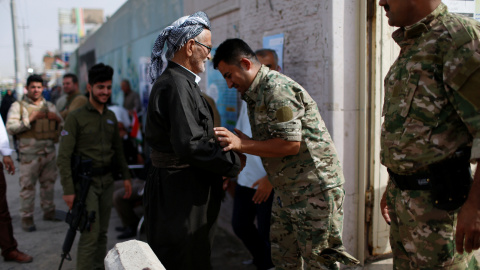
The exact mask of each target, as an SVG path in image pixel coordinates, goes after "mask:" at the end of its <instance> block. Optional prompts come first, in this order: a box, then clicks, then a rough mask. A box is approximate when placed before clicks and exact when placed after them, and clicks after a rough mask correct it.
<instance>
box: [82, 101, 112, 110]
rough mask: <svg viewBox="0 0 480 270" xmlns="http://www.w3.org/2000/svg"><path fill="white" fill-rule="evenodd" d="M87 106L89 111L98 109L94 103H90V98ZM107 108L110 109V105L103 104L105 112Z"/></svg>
mask: <svg viewBox="0 0 480 270" xmlns="http://www.w3.org/2000/svg"><path fill="white" fill-rule="evenodd" d="M85 107H86V108H87V110H89V111H96V112H98V111H97V109H95V107H93V105H92V103H90V100H88V102H87V104H86V105H85ZM106 110H108V106H107V105H106V104H105V106H103V112H105V111H106Z"/></svg>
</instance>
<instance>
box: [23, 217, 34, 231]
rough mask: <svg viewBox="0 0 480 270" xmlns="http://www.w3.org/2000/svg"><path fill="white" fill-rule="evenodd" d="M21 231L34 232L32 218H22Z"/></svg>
mask: <svg viewBox="0 0 480 270" xmlns="http://www.w3.org/2000/svg"><path fill="white" fill-rule="evenodd" d="M22 229H23V230H24V231H26V232H33V231H36V230H37V228H36V227H35V223H33V217H23V218H22Z"/></svg>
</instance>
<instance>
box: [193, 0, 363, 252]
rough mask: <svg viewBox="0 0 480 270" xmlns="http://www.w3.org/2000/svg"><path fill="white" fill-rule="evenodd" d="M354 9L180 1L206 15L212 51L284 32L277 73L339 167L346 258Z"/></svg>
mask: <svg viewBox="0 0 480 270" xmlns="http://www.w3.org/2000/svg"><path fill="white" fill-rule="evenodd" d="M359 5H360V4H359V3H358V1H355V0H346V1H335V0H328V1H304V0H290V1H283V0H269V1H258V0H257V1H239V0H204V1H193V0H185V2H184V6H185V11H184V13H185V14H191V13H193V12H195V11H198V10H203V11H205V12H206V13H207V14H208V15H209V17H210V19H211V22H212V42H213V45H214V47H215V46H218V45H219V44H220V43H221V42H222V41H223V40H225V39H227V38H237V37H238V38H241V39H243V40H245V41H246V42H247V43H248V44H249V45H250V46H251V47H252V49H254V50H256V49H260V48H261V47H262V40H263V37H264V36H270V35H274V34H280V33H283V34H284V36H285V41H284V55H283V57H284V62H283V73H285V74H286V75H288V76H289V77H291V78H292V79H294V80H295V81H297V82H299V83H300V84H301V85H302V86H303V87H304V88H305V89H306V90H307V91H308V92H309V93H310V95H311V96H312V97H313V99H314V100H315V101H316V102H317V104H318V107H319V109H320V112H321V114H322V117H323V119H324V121H325V123H326V125H327V128H328V130H329V131H330V134H331V135H332V138H333V140H334V142H335V145H336V147H337V151H338V154H339V156H340V159H341V161H342V164H343V168H344V174H345V178H346V183H345V190H346V200H345V204H344V206H345V222H344V235H343V236H344V242H345V244H346V247H347V249H348V251H349V252H351V253H352V254H357V241H358V235H357V224H358V222H359V220H358V219H359V217H358V215H357V210H358V194H359V193H358V174H359V170H358V166H357V148H358V136H357V134H358V124H357V123H358V119H359V111H360V109H359V107H360V106H359V102H358V100H359V99H358V90H359V86H358V85H359V75H358V68H359V47H360V46H359V31H358V30H359V29H358V27H357V25H358V24H359V23H358V22H359ZM227 7H228V8H227ZM222 12H223V13H222ZM360 222H363V219H360Z"/></svg>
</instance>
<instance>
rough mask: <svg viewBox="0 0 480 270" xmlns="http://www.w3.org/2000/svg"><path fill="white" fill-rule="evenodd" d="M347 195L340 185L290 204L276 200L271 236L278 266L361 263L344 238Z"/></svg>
mask: <svg viewBox="0 0 480 270" xmlns="http://www.w3.org/2000/svg"><path fill="white" fill-rule="evenodd" d="M344 196H345V191H344V190H343V187H336V188H332V189H329V190H326V191H324V192H322V193H320V194H319V195H317V196H315V197H312V198H309V199H307V200H304V201H301V202H298V203H295V204H292V205H288V206H283V207H281V204H279V201H278V200H274V203H273V207H272V220H271V227H270V240H271V245H272V261H273V264H275V268H276V269H277V270H278V269H303V267H305V269H338V265H337V262H341V263H343V264H346V265H354V264H358V260H356V259H355V258H353V257H352V256H351V255H350V254H348V253H347V252H346V251H345V248H344V246H343V242H342V227H343V200H344Z"/></svg>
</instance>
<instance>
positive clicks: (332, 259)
mask: <svg viewBox="0 0 480 270" xmlns="http://www.w3.org/2000/svg"><path fill="white" fill-rule="evenodd" d="M213 63H214V67H215V68H218V70H219V71H220V72H221V73H222V75H223V76H224V78H225V80H226V81H227V83H228V86H229V87H235V88H236V89H237V90H238V91H239V92H240V93H241V94H242V99H244V100H245V101H246V102H247V105H248V115H249V119H250V123H251V128H252V137H253V138H252V139H250V138H248V137H247V136H246V135H244V134H243V133H242V132H240V131H239V130H237V129H236V130H235V131H236V132H237V134H238V137H237V136H235V135H234V134H232V133H231V132H229V131H228V130H227V129H225V128H215V134H216V135H218V136H220V137H219V139H218V140H219V141H220V142H221V145H222V146H224V147H225V148H224V150H225V151H228V150H235V151H238V152H242V153H247V154H252V155H258V156H260V157H262V162H263V165H264V167H265V170H266V171H267V174H268V178H269V180H270V182H271V183H272V185H273V187H274V190H275V199H274V203H273V208H272V221H271V224H272V226H271V232H270V238H271V239H270V240H271V244H272V261H273V263H274V264H275V266H276V268H277V269H302V268H303V267H305V268H306V269H337V268H338V265H337V262H341V263H343V264H346V265H352V264H357V263H358V261H357V260H356V259H355V258H353V257H352V256H351V255H349V254H348V253H347V252H346V251H345V248H344V246H343V243H342V226H343V200H344V195H345V191H344V189H343V183H344V181H345V180H344V177H343V173H342V168H341V166H340V161H339V160H338V158H337V153H336V150H335V146H334V145H333V142H332V140H331V138H330V135H329V133H328V130H327V128H326V127H325V123H324V122H323V120H322V118H321V116H320V113H319V111H318V107H317V104H316V103H315V101H314V100H313V99H312V98H311V97H310V95H309V94H308V93H307V91H305V89H303V88H302V86H300V85H299V84H298V83H296V82H295V81H293V80H292V79H290V78H288V77H287V76H285V75H283V74H280V73H278V72H277V71H273V70H270V69H269V68H268V67H266V66H263V65H261V64H260V63H259V62H258V60H257V58H256V56H255V53H254V52H253V51H252V50H251V49H250V47H249V46H248V45H247V44H246V43H245V42H243V41H242V40H240V39H229V40H226V41H225V42H224V43H222V44H221V45H220V46H219V47H218V49H217V52H216V54H215V57H214V59H213Z"/></svg>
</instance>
